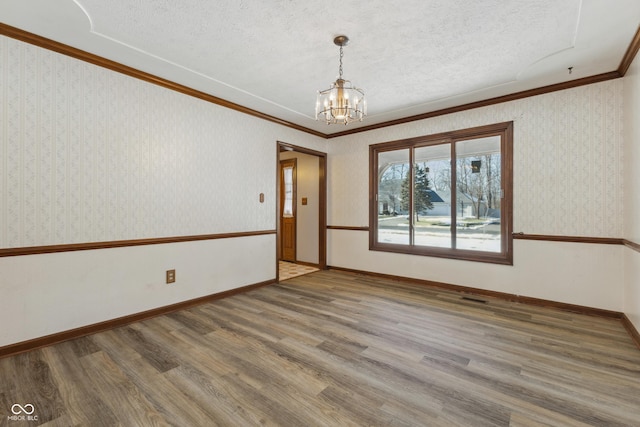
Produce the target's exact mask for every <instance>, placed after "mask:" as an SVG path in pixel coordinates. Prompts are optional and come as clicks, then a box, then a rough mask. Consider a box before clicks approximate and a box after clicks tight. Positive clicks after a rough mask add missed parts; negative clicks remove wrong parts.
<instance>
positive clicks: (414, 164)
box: [372, 131, 505, 253]
mask: <svg viewBox="0 0 640 427" xmlns="http://www.w3.org/2000/svg"><path fill="white" fill-rule="evenodd" d="M503 136H504V135H503V134H502V133H498V134H496V132H495V131H493V135H488V136H484V135H480V136H477V137H473V138H459V139H456V138H440V139H439V140H435V141H426V142H412V144H410V146H409V147H406V146H405V147H406V148H405V147H402V146H399V144H398V143H395V144H392V145H391V146H389V147H384V144H379V146H376V147H375V148H374V149H373V151H374V156H375V165H376V169H377V180H376V181H377V188H376V189H375V191H376V195H375V200H376V206H375V209H376V212H375V217H374V219H375V222H376V223H375V224H374V227H373V228H374V229H375V230H376V231H375V236H374V237H375V239H374V241H373V242H372V246H374V248H376V246H378V247H377V248H379V249H384V248H385V245H408V246H410V247H411V248H417V249H418V251H420V252H421V253H425V251H428V250H429V248H443V249H447V250H449V251H458V250H462V251H480V252H488V253H502V252H504V242H503V240H504V239H503V237H504V236H503V234H504V231H503V227H502V225H503V224H502V220H503V209H502V208H503V204H504V196H505V191H504V187H503V186H504V179H503V178H504V177H503V161H502V160H503V159H502V155H503V153H502V151H503V140H502V138H503ZM410 251H411V250H409V252H410Z"/></svg>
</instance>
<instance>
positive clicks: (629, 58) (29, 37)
mask: <svg viewBox="0 0 640 427" xmlns="http://www.w3.org/2000/svg"><path fill="white" fill-rule="evenodd" d="M0 35H4V36H7V37H10V38H13V39H16V40H20V41H22V42H25V43H29V44H32V45H35V46H38V47H41V48H44V49H48V50H51V51H54V52H57V53H60V54H63V55H66V56H70V57H72V58H75V59H79V60H81V61H85V62H88V63H91V64H94V65H97V66H100V67H104V68H107V69H110V70H112V71H116V72H118V73H121V74H125V75H127V76H130V77H133V78H136V79H140V80H143V81H146V82H149V83H153V84H156V85H158V86H162V87H164V88H166V89H170V90H174V91H176V92H180V93H183V94H185V95H188V96H193V97H195V98H199V99H202V100H204V101H207V102H211V103H213V104H216V105H220V106H222V107H226V108H230V109H232V110H235V111H238V112H241V113H244V114H248V115H250V116H253V117H257V118H260V119H263V120H267V121H269V122H272V123H276V124H279V125H282V126H285V127H288V128H291V129H295V130H298V131H301V132H305V133H308V134H311V135H315V136H318V137H321V138H325V139H332V138H338V137H341V136H347V135H352V134H356V133H360V132H368V131H371V130H375V129H381V128H385V127H389V126H395V125H400V124H405V123H410V122H414V121H418V120H424V119H429V118H433V117H438V116H442V115H446V114H451V113H457V112H461V111H466V110H471V109H475V108H480V107H486V106H489V105H495V104H501V103H504V102H509V101H515V100H518V99H523V98H528V97H531V96H537V95H542V94H546V93H551V92H555V91H559V90H565V89H571V88H574V87H578V86H584V85H589V84H594V83H600V82H603V81H607V80H612V79H617V78H620V77H623V76H624V75H625V73H626V72H627V70H628V69H629V66H630V65H631V63H632V62H633V60H634V59H635V57H636V55H637V53H638V51H639V50H640V27H639V28H638V31H637V32H636V34H635V36H634V38H633V39H632V40H631V43H630V45H629V47H628V48H627V51H626V52H625V55H624V57H623V58H622V61H621V62H620V65H619V66H618V69H617V70H615V71H610V72H608V73H602V74H597V75H595V76H590V77H584V78H581V79H576V80H571V81H568V82H562V83H557V84H553V85H548V86H542V87H539V88H534V89H529V90H524V91H521V92H516V93H512V94H508V95H503V96H498V97H495V98H489V99H485V100H481V101H476V102H471V103H467V104H462V105H458V106H455V107H449V108H444V109H440V110H436V111H430V112H426V113H422V114H417V115H413V116H408V117H404V118H400V119H396V120H390V121H386V122H381V123H376V124H372V125H368V126H363V127H359V128H355V129H350V130H346V131H342V132H336V133H323V132H319V131H316V130H313V129H310V128H307V127H304V126H300V125H298V124H295V123H292V122H289V121H287V120H283V119H280V118H278V117H275V116H271V115H269V114H265V113H261V112H260V111H257V110H253V109H251V108H248V107H245V106H242V105H240V104H236V103H234V102H231V101H227V100H225V99H222V98H219V97H217V96H213V95H210V94H207V93H204V92H202V91H198V90H195V89H192V88H190V87H187V86H184V85H181V84H178V83H175V82H172V81H170V80H167V79H164V78H161V77H158V76H155V75H153V74H150V73H147V72H144V71H140V70H137V69H135V68H132V67H129V66H127V65H124V64H120V63H118V62H115V61H112V60H109V59H106V58H103V57H101V56H98V55H95V54H92V53H89V52H86V51H83V50H81V49H77V48H74V47H72V46H69V45H66V44H64V43H60V42H57V41H54V40H51V39H48V38H46V37H42V36H39V35H36V34H33V33H30V32H28V31H25V30H21V29H19V28H16V27H12V26H10V25H6V24H3V23H0Z"/></svg>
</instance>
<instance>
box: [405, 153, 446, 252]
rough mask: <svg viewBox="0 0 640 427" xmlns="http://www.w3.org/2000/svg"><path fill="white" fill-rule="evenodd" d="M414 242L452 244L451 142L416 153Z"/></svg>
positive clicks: (440, 244) (420, 243)
mask: <svg viewBox="0 0 640 427" xmlns="http://www.w3.org/2000/svg"><path fill="white" fill-rule="evenodd" d="M414 156H415V158H414V161H415V185H414V196H413V204H414V208H415V215H414V218H413V220H414V244H415V245H417V246H434V247H438V248H450V247H451V144H440V145H431V146H428V147H418V148H416V149H415V153H414Z"/></svg>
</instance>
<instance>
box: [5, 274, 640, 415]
mask: <svg viewBox="0 0 640 427" xmlns="http://www.w3.org/2000/svg"><path fill="white" fill-rule="evenodd" d="M462 297H463V295H462V294H457V293H453V292H447V291H442V290H434V289H429V288H425V287H422V286H419V285H414V284H409V283H403V282H399V281H392V280H385V279H378V278H372V277H368V276H361V275H356V274H352V273H346V272H337V271H320V272H316V273H312V274H309V275H306V276H301V277H298V278H294V279H291V280H288V281H286V282H284V283H280V284H277V285H272V286H267V287H263V288H260V289H257V290H254V291H251V292H248V293H245V294H240V295H235V296H232V297H229V298H226V299H223V300H218V301H215V302H212V303H208V304H205V305H201V306H198V307H194V308H191V309H189V310H185V311H181V312H176V313H172V314H169V315H165V316H160V317H156V318H153V319H150V320H146V321H143V322H139V323H135V324H131V325H129V326H126V327H121V328H118V329H113V330H110V331H107V332H102V333H98V334H95V335H92V336H88V337H84V338H80V339H77V340H73V341H68V342H65V343H62V344H58V345H55V346H51V347H47V348H43V349H40V350H36V351H32V352H29V353H24V354H20V355H17V356H13V357H9V358H4V359H0V425H8V426H23V425H25V426H26V425H47V426H65V427H66V426H151V425H158V426H165V425H170V426H215V425H221V426H254V425H273V426H365V425H366V426H423V425H424V426H544V425H546V426H588V425H590V426H639V425H640V351H639V350H638V349H637V348H636V347H635V345H634V343H633V342H632V340H631V338H630V337H629V336H628V335H627V332H626V331H625V329H624V327H623V326H622V325H621V323H620V322H619V321H617V320H614V319H603V318H597V317H590V316H584V315H577V314H573V313H568V312H563V311H559V310H553V309H543V308H540V307H533V306H526V305H519V304H515V303H509V302H505V301H500V300H493V299H489V298H483V300H485V301H486V302H478V301H472V300H468V299H464V298H462ZM15 404H19V405H21V406H20V407H17V406H14V405H15ZM27 404H32V405H33V413H31V414H30V415H27V414H26V412H22V409H23V408H24V409H25V410H27V412H28V411H29V410H30V409H31V408H30V407H28V406H26V405H27ZM12 406H13V409H14V410H15V411H16V412H19V414H18V415H15V414H13V413H12V412H11V409H12ZM12 416H13V417H14V419H13V420H12V419H11V418H10V417H12ZM27 416H29V417H37V420H35V419H34V420H33V421H28V422H27V421H20V418H19V417H27ZM16 418H18V420H16ZM25 419H26V418H25Z"/></svg>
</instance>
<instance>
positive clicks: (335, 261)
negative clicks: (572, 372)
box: [327, 230, 624, 311]
mask: <svg viewBox="0 0 640 427" xmlns="http://www.w3.org/2000/svg"><path fill="white" fill-rule="evenodd" d="M327 238H328V243H327V245H328V253H329V257H328V264H329V265H330V266H334V267H343V268H349V269H354V270H363V271H370V272H375V273H381V274H391V275H395V276H402V277H410V278H415V279H421V280H431V281H436V282H442V283H449V284H453V285H459V286H469V287H473V288H477V289H483V290H491V291H497V292H505V293H509V294H515V295H521V296H527V297H533V298H540V299H545V300H551V301H557V302H563V303H568V304H577V305H582V306H586V307H593V308H600V309H605V310H613V311H621V309H622V307H623V298H624V293H623V289H622V287H621V286H620V284H621V283H622V280H623V251H624V247H623V246H621V245H600V244H592V243H565V242H545V241H531V240H514V242H513V243H514V262H513V264H514V265H512V266H506V265H498V264H488V263H480V262H469V261H460V260H451V259H445V258H434V257H425V256H417V255H404V254H395V253H389V252H379V251H370V250H369V249H368V248H369V240H368V239H369V235H368V232H364V231H351V230H329V233H328V237H327Z"/></svg>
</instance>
